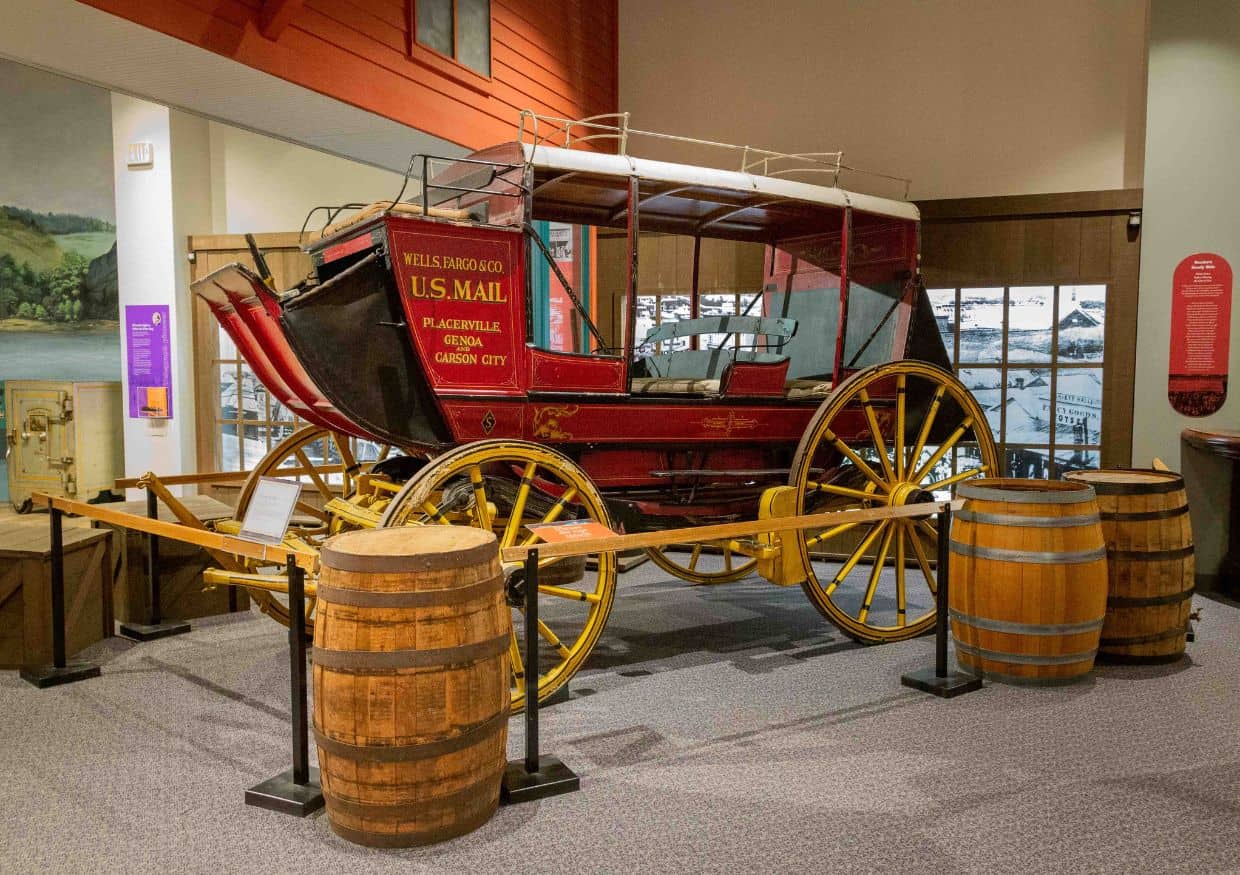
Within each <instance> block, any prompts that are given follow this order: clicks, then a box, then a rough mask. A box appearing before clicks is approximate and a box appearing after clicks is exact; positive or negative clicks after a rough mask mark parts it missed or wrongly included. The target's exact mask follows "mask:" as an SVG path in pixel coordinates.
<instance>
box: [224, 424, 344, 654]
mask: <svg viewBox="0 0 1240 875" xmlns="http://www.w3.org/2000/svg"><path fill="white" fill-rule="evenodd" d="M359 471H360V466H359V465H358V463H357V461H356V460H355V459H354V458H353V451H352V449H351V448H350V446H349V439H348V438H347V437H345V436H344V435H340V434H336V433H335V432H332V431H329V430H328V429H325V428H318V427H317V426H306V427H305V428H300V429H298V430H297V431H295V432H293V433H292V434H290V435H289V436H288V437H286V438H285V439H284V440H282V441H280V443H278V444H276V446H274V447H272V448H271V451H270V452H269V453H267V455H265V456H263V458H262V459H261V460H260V461H259V463H258V464H257V465H256V466H255V467H254V471H253V472H252V473H251V474H250V476H249V477H248V478H247V479H246V481H245V485H244V486H243V487H242V489H241V494H240V496H239V497H238V499H237V511H236V518H237V519H238V520H243V519H245V513H246V511H247V510H248V509H249V506H250V502H251V501H252V500H253V498H254V490H255V489H257V488H258V482H259V480H260V479H261V478H263V477H279V478H282V479H297V480H300V481H301V482H302V483H303V484H305V485H306V486H307V487H309V488H310V490H311V493H310V496H309V497H306V498H303V499H302V500H300V501H298V502H297V506H296V508H295V509H294V511H293V522H292V524H290V525H289V528H288V535H287V537H286V542H287V543H288V544H289V545H290V546H292V547H295V548H300V549H306V548H308V547H317V546H318V545H319V544H320V543H321V542H322V541H323V540H324V539H326V538H327V536H328V535H329V534H331V533H332V532H333V526H332V515H331V514H330V512H328V511H327V510H325V509H324V508H323V507H322V505H323V504H326V503H327V502H328V501H331V500H332V499H333V498H335V497H336V496H338V495H340V496H347V495H349V494H350V493H351V492H352V491H353V488H354V485H355V483H356V478H357V475H358V473H359ZM315 493H317V497H318V499H319V500H318V501H312V500H310V497H312V496H313V495H314V494H315ZM303 494H304V493H303ZM250 570H252V571H257V570H259V569H258V566H257V565H253V566H252V567H251V569H250ZM272 580H273V582H278V581H283V583H284V591H285V592H287V591H288V582H287V578H284V577H283V576H282V575H281V576H278V577H277V576H274V575H273V576H272ZM246 590H247V591H248V592H249V594H250V597H251V598H252V599H254V601H255V602H256V603H257V604H258V609H259V610H260V611H262V612H263V613H264V614H266V615H267V616H269V617H271V618H272V619H274V620H276V621H277V622H279V623H281V624H283V625H285V626H287V625H288V624H289V608H288V603H287V599H285V598H284V596H282V595H281V594H280V593H278V592H276V591H272V590H267V589H259V588H257V587H246ZM313 613H314V598H313V597H308V598H307V599H306V611H305V616H304V617H303V618H302V621H303V623H304V624H305V629H306V634H307V635H313V634H314V620H313Z"/></svg>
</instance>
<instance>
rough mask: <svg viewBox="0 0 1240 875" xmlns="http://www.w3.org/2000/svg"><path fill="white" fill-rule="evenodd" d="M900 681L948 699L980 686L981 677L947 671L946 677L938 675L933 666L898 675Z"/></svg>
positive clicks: (977, 688) (905, 684) (978, 688)
mask: <svg viewBox="0 0 1240 875" xmlns="http://www.w3.org/2000/svg"><path fill="white" fill-rule="evenodd" d="M900 683H902V684H903V685H904V686H906V687H912V688H913V689H915V690H921V691H922V692H923V693H930V694H932V695H935V696H938V697H939V698H941V699H950V698H953V697H954V696H961V695H964V694H965V693H971V692H973V691H974V690H980V689H981V688H982V679H981V678H980V677H978V676H977V675H975V674H967V673H965V672H962V671H949V672H948V673H947V677H942V678H941V677H939V676H938V675H937V674H935V673H934V669H933V668H923V669H920V670H918V671H911V672H909V673H908V674H906V675H901V676H900Z"/></svg>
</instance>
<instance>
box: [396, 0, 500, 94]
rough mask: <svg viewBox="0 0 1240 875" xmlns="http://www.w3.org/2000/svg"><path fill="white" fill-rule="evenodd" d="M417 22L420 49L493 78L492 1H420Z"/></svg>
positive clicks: (416, 6)
mask: <svg viewBox="0 0 1240 875" xmlns="http://www.w3.org/2000/svg"><path fill="white" fill-rule="evenodd" d="M414 21H415V27H414V33H415V40H416V42H417V44H418V45H420V46H424V47H426V48H428V49H431V50H433V51H435V52H438V53H439V54H441V55H444V56H446V57H449V58H452V59H453V60H455V61H456V62H457V63H459V64H461V65H463V66H465V67H468V68H469V69H471V70H473V71H474V72H475V73H478V74H479V75H481V76H487V77H489V76H490V75H491V2H490V0H416V2H415V3H414Z"/></svg>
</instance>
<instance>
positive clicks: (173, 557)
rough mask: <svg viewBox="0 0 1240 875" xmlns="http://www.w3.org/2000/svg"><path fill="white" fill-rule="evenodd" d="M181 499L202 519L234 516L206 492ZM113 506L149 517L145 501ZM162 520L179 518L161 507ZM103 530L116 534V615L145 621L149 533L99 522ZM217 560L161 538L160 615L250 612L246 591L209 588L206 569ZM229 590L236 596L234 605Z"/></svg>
mask: <svg viewBox="0 0 1240 875" xmlns="http://www.w3.org/2000/svg"><path fill="white" fill-rule="evenodd" d="M181 503H182V504H184V505H185V507H186V509H187V510H189V511H190V513H192V514H193V515H194V516H196V517H198V519H200V520H202V521H203V522H213V521H214V520H221V519H231V518H232V515H233V511H232V508H231V507H229V506H228V505H226V504H224V503H223V502H219V501H216V500H215V499H213V498H208V497H206V496H202V495H199V496H193V497H190V498H183V499H181ZM108 507H109V508H110V509H115V510H119V511H122V512H124V513H132V514H137V515H138V516H146V501H145V500H143V501H127V502H124V503H121V504H109V505H108ZM159 518H160V519H161V520H163V521H164V522H173V523H174V522H176V521H177V519H176V517H175V516H173V515H172V513H171V512H170V511H169V510H168V508H166V507H164V506H163V505H162V504H161V505H160V506H159ZM94 525H95V526H96V527H97V528H99V529H106V530H108V531H111V532H112V534H113V539H114V540H113V543H114V548H113V549H114V551H115V556H116V585H115V590H114V596H113V601H114V603H115V610H116V619H118V620H120V621H121V622H122V623H146V622H149V621H150V617H151V614H150V610H151V609H150V586H149V584H148V582H147V577H146V535H144V534H143V533H141V532H135V531H132V530H130V529H124V528H122V527H120V526H112V525H109V524H107V523H101V522H95V523H94ZM214 564H215V563H214V562H213V561H212V559H211V556H210V555H209V554H208V553H207V551H206V550H203V549H202V548H201V547H196V546H194V545H193V544H185V543H182V542H180V541H172V540H169V539H168V538H161V539H160V541H159V569H160V575H159V587H160V589H159V602H160V614H161V617H162V618H163V619H165V620H189V619H193V618H194V617H207V616H211V615H213V614H226V613H228V612H229V610H238V611H246V610H249V608H250V597H249V596H248V595H247V594H246V592H245V590H239V589H236V588H235V587H227V586H221V587H219V588H218V589H213V590H204V589H203V582H202V572H203V569H204V568H209V567H211V566H212V565H214ZM230 594H231V597H232V599H233V601H232V603H231V605H230Z"/></svg>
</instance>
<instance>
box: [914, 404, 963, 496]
mask: <svg viewBox="0 0 1240 875" xmlns="http://www.w3.org/2000/svg"><path fill="white" fill-rule="evenodd" d="M972 427H973V417H972V416H966V417H965V418H964V422H962V423H960V425H959V426H958V427H957V428H956V430H955V431H954V432H952V434H951V437H949V438H948V439H947V440H945V441H943V443H942V444H941V445H940V446H939V448H938V449H937V450H935V451H934V453H933V454H932V455H931V456H930V458H929V459H927V460H926V463H925V464H924V465H922V466H921V467H920V468H918V469H917V470H916V471H915V472H914V473H913V476H912V477H910V478H909V479H910V480H912V481H913V482H914V483H917V482H920V480H921V479H922V478H923V477H925V476H926V475H928V474H929V473H930V472H931V471H933V470H934V466H935V465H937V464H938V463H939V460H940V459H942V458H943V456H944V455H946V453H947V451H948V450H950V449H951V448H952V447H954V446H955V445H956V441H958V440H960V438H961V437H963V436H964V433H965V432H966V431H968V430H969V429H970V428H972Z"/></svg>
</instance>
